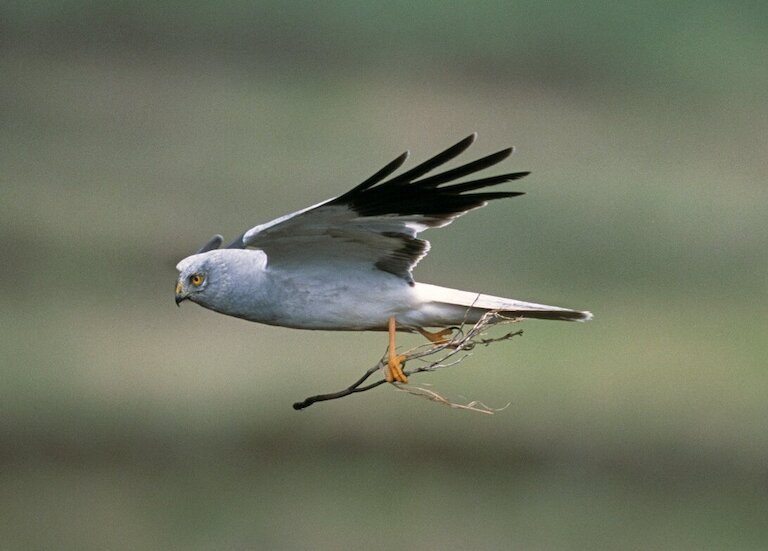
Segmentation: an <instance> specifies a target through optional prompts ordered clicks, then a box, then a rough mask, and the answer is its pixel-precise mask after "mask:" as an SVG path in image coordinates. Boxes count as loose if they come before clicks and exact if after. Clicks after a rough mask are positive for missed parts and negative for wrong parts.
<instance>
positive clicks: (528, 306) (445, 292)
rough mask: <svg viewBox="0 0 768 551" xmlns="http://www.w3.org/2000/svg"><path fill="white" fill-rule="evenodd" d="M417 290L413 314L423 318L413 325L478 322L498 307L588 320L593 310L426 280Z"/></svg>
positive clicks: (532, 314)
mask: <svg viewBox="0 0 768 551" xmlns="http://www.w3.org/2000/svg"><path fill="white" fill-rule="evenodd" d="M414 291H415V292H416V294H417V296H418V297H419V299H420V300H422V301H423V304H422V306H421V307H420V308H419V310H418V313H415V314H416V315H415V316H414V317H419V318H421V319H419V320H416V319H414V320H413V322H414V325H417V326H421V327H446V326H449V325H460V324H462V323H477V322H478V321H479V320H480V318H481V317H482V316H483V314H485V313H486V312H490V311H498V312H499V313H500V314H502V315H504V316H509V317H522V318H535V319H546V320H565V321H589V320H591V319H592V313H591V312H584V311H581V310H570V309H568V308H560V307H558V306H547V305H546V304H535V303H533V302H523V301H521V300H514V299H511V298H502V297H494V296H491V295H483V294H480V293H472V292H469V291H459V290H458V289H449V288H447V287H439V286H437V285H429V284H426V283H416V288H415V289H414ZM409 321H410V320H409Z"/></svg>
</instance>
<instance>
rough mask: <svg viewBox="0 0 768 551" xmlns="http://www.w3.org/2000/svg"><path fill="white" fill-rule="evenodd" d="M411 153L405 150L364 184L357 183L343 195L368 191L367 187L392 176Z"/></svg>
mask: <svg viewBox="0 0 768 551" xmlns="http://www.w3.org/2000/svg"><path fill="white" fill-rule="evenodd" d="M410 154H411V152H410V151H408V150H406V151H404V152H403V153H401V154H400V155H399V156H398V157H397V158H395V159H393V160H391V161H390V162H389V163H387V164H386V165H385V166H384V167H383V168H382V169H380V170H378V171H377V172H376V174H373V175H372V176H370V177H369V178H367V179H366V180H365V181H364V182H361V183H359V184H358V185H356V186H355V187H353V188H352V189H350V190H349V191H348V192H347V193H346V194H345V195H347V194H350V193H355V192H357V191H362V190H364V189H368V188H369V187H372V186H375V185H376V184H378V183H379V182H381V181H382V180H383V179H384V178H386V177H387V176H389V175H390V174H392V173H393V172H394V171H396V170H397V169H398V168H400V167H401V166H403V163H405V161H406V160H407V159H408V157H409V156H410Z"/></svg>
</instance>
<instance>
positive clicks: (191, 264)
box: [176, 251, 222, 306]
mask: <svg viewBox="0 0 768 551" xmlns="http://www.w3.org/2000/svg"><path fill="white" fill-rule="evenodd" d="M218 252H219V251H209V252H205V253H201V254H194V255H192V256H188V257H187V258H185V259H184V260H182V261H181V262H179V263H178V264H177V265H176V269H177V270H178V271H179V277H178V279H177V280H176V304H177V305H180V304H181V303H182V302H183V301H185V300H187V299H189V300H191V301H192V302H197V303H198V304H201V305H203V306H205V305H207V303H208V302H209V300H210V299H211V298H213V295H214V294H215V289H216V288H217V287H219V286H220V280H221V278H222V268H221V263H220V262H219V261H218V258H217V256H218V255H217V253H218Z"/></svg>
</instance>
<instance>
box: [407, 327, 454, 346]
mask: <svg viewBox="0 0 768 551" xmlns="http://www.w3.org/2000/svg"><path fill="white" fill-rule="evenodd" d="M416 331H418V332H419V333H421V334H422V335H423V336H424V337H425V338H426V339H427V340H429V341H430V342H431V343H432V344H445V343H447V342H448V341H449V340H450V339H449V338H448V337H450V336H451V335H453V329H452V328H450V327H446V328H445V329H443V330H441V331H435V332H434V333H432V332H431V331H427V330H426V329H422V328H421V327H417V328H416Z"/></svg>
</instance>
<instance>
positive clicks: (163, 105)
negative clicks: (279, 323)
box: [0, 1, 768, 550]
mask: <svg viewBox="0 0 768 551" xmlns="http://www.w3.org/2000/svg"><path fill="white" fill-rule="evenodd" d="M766 16H768V10H766V8H765V7H764V6H763V4H761V3H742V4H739V5H738V6H736V5H735V4H729V3H719V2H704V3H693V2H679V3H676V4H675V6H674V7H671V6H668V5H665V4H653V3H646V4H643V7H642V8H640V7H637V6H635V5H631V4H625V3H618V4H615V5H613V7H609V6H605V5H603V4H598V3H594V4H584V5H579V7H578V8H576V7H573V6H571V4H568V3H565V2H563V3H557V2H556V3H550V4H547V5H546V6H544V5H543V4H542V5H539V4H538V3H530V2H529V3H525V2H524V3H513V4H509V3H506V2H504V3H502V2H488V3H483V4H482V5H480V6H473V7H472V8H470V7H469V5H467V6H466V7H464V8H462V9H446V8H445V7H444V6H442V5H438V4H432V3H427V2H425V3H417V4H415V5H414V4H412V3H397V2H395V3H388V4H387V6H386V7H376V6H374V5H368V4H362V5H361V4H357V3H351V2H350V3H345V2H339V3H334V4H332V5H329V6H323V7H322V8H321V7H319V6H318V7H314V8H310V7H301V8H300V7H298V6H295V7H292V6H284V5H282V4H263V5H261V6H259V7H252V6H249V5H247V4H246V3H232V4H224V5H220V6H216V7H214V5H213V4H211V5H210V7H209V6H207V5H206V4H202V3H200V4H194V3H193V4H190V5H188V4H186V3H185V4H182V3H175V2H170V3H169V2H165V3H160V4H154V3H146V4H145V5H142V4H137V5H128V4H124V3H120V2H105V3H102V4H101V5H100V6H95V5H92V4H91V3H86V2H74V1H73V2H63V3H54V2H47V3H46V2H43V3H35V4H29V5H27V4H21V3H19V4H11V5H7V6H4V7H3V8H2V9H0V21H1V23H0V36H2V38H1V39H0V75H1V78H0V167H2V169H1V170H0V250H1V251H2V260H3V271H2V281H3V293H2V294H0V312H2V315H1V316H0V324H2V331H1V332H0V339H1V340H0V347H1V348H0V350H2V354H1V355H0V362H1V363H0V369H1V370H2V371H1V373H2V381H3V382H2V385H0V414H1V415H0V467H1V469H0V478H1V482H2V488H3V489H4V491H3V492H2V495H0V541H2V542H3V543H2V547H3V548H4V549H50V548H57V549H185V550H195V549H200V550H202V549H249V548H257V549H301V548H305V549H339V548H342V549H343V548H359V547H362V546H365V547H366V548H369V549H384V548H391V547H393V546H394V547H400V548H406V549H467V548H473V549H501V548H520V549H595V548H614V549H691V548H695V549H764V548H765V547H766V545H768V524H766V522H765V518H766V513H768V464H767V463H766V457H768V432H766V430H765V427H766V422H767V421H768V401H766V399H765V396H766V392H768V370H767V369H766V358H768V344H766V339H765V334H766V330H767V329H768V316H766V312H768V308H766V306H768V304H766V302H767V301H766V291H767V290H768V289H767V285H766V273H768V270H767V269H768V255H766V243H768V226H767V225H766V224H765V212H766V204H767V203H768V187H767V186H766V176H767V175H768V174H767V173H768V165H767V164H766V157H765V137H766V130H767V128H768V124H767V123H768V107H767V106H766V103H765V100H764V92H765V89H766V87H767V86H768V66H766V64H765V62H764V55H763V52H764V51H765V50H766V47H767V46H768V32H766V31H768V26H767V25H766V22H767V19H766ZM475 130H477V131H478V132H479V133H480V138H479V140H478V143H477V144H476V145H475V146H474V148H473V150H472V151H473V153H474V154H475V155H478V156H479V155H481V154H483V153H489V152H491V151H495V150H497V149H500V148H502V147H505V146H507V145H515V146H517V148H518V149H517V152H516V154H515V157H513V158H512V160H511V161H510V162H508V164H507V165H505V166H506V167H508V168H510V169H513V170H516V169H520V170H532V171H533V174H532V175H531V176H529V177H528V178H526V179H525V180H522V181H520V182H517V183H514V184H509V185H508V187H507V188H508V189H520V190H522V191H526V192H527V195H526V196H524V197H521V198H518V199H514V200H510V201H507V202H500V203H497V204H493V205H490V206H489V207H487V208H486V209H484V210H483V211H480V212H475V213H472V214H471V215H469V216H467V217H465V218H463V219H461V220H459V221H458V222H456V223H455V224H454V225H452V226H451V227H450V228H446V229H444V230H441V231H436V232H430V233H428V234H426V237H427V238H428V239H430V241H431V242H432V245H433V252H432V254H431V255H430V257H429V258H428V259H426V260H425V261H424V262H423V263H422V264H421V265H420V266H419V268H418V271H417V273H416V276H417V279H419V280H421V281H428V282H434V283H439V284H444V285H448V286H455V287H460V288H467V289H473V290H484V291H487V292H490V293H494V294H499V295H507V296H513V297H516V298H521V299H527V300H534V301H540V302H546V303H551V304H559V305H563V306H572V307H575V308H584V309H590V310H592V311H593V312H594V313H595V315H596V319H595V321H594V322H591V323H589V324H558V323H549V324H548V323H536V322H526V323H525V326H524V329H525V335H524V336H523V337H522V338H520V339H517V340H515V341H512V342H510V343H506V344H499V345H496V346H494V347H491V348H489V349H487V350H481V351H478V352H477V354H476V355H475V357H473V358H472V359H470V360H469V361H467V362H465V363H464V364H462V366H461V367H457V368H455V369H452V370H446V371H445V372H443V373H438V374H433V375H428V376H422V377H420V378H419V379H418V380H419V382H429V383H432V384H434V385H435V386H436V388H438V389H439V390H440V391H441V392H443V393H445V394H448V395H449V396H451V397H455V398H457V399H460V397H462V396H464V397H466V398H467V399H478V400H482V401H483V402H485V403H487V404H490V405H492V406H502V405H504V404H506V403H507V402H510V403H511V405H510V407H509V408H507V409H506V410H505V411H503V412H502V413H499V414H498V415H495V416H493V417H489V418H486V417H484V416H480V415H471V414H467V413H461V412H457V411H451V410H448V409H445V408H442V407H439V406H437V405H435V404H431V403H428V402H426V401H421V400H418V399H416V398H413V397H410V396H407V395H405V394H402V393H397V392H395V391H393V390H392V389H389V388H380V389H377V390H376V391H373V392H370V393H366V394H363V395H360V396H355V397H350V398H346V399H344V400H342V401H338V402H332V403H327V404H319V405H316V406H313V407H312V408H310V409H309V410H307V411H304V412H301V413H297V412H294V411H293V410H292V409H291V407H290V406H291V404H292V403H293V402H294V401H296V400H298V399H301V398H303V397H305V396H307V395H309V394H315V393H318V392H322V391H328V390H334V389H337V388H338V387H340V386H341V385H343V384H347V383H348V382H351V381H352V380H353V379H354V378H356V377H357V376H358V374H359V373H360V372H361V371H362V370H363V369H364V368H366V367H367V366H368V365H369V364H370V363H371V362H372V361H374V360H375V359H377V358H378V357H379V355H380V354H381V353H382V352H383V350H384V345H385V342H384V340H383V338H382V335H377V334H329V333H311V332H296V331H291V330H286V329H279V328H270V327H262V326H258V325H255V324H249V323H246V322H242V321H239V320H234V319H229V318H226V317H223V316H218V315H215V314H213V313H211V312H207V311H204V310H203V309H201V308H197V307H195V306H194V305H185V307H184V308H182V309H181V310H177V309H176V308H175V306H174V304H173V300H172V287H173V282H174V278H175V270H174V265H175V263H176V262H177V261H178V259H180V258H182V257H183V256H186V255H187V254H189V253H190V252H193V251H194V250H195V249H196V248H197V247H198V246H199V245H201V244H202V243H203V242H204V241H205V240H206V239H207V238H208V237H209V236H210V235H212V234H213V233H216V232H221V233H223V234H224V235H225V237H228V238H229V237H232V236H234V235H236V234H237V233H239V232H240V231H242V230H243V228H245V227H246V226H248V225H253V224H255V223H258V222H263V221H267V220H269V219H271V218H273V217H275V216H278V215H281V214H284V213H286V212H290V211H293V210H296V209H298V208H300V207H303V206H306V205H309V204H312V203H314V202H317V201H320V200H322V199H325V198H327V197H329V196H331V195H335V194H338V193H340V192H343V191H345V190H346V189H347V188H348V187H350V186H352V185H354V184H356V183H358V182H360V181H362V180H363V179H364V178H366V177H367V176H369V175H370V174H371V173H373V172H374V171H375V170H377V169H378V168H379V167H380V166H383V164H385V163H386V162H388V161H389V160H391V159H392V158H394V157H395V156H396V155H397V154H399V153H401V152H402V150H404V149H406V148H408V149H411V152H412V154H413V157H412V159H413V160H414V161H413V162H415V161H416V160H418V159H423V158H425V157H427V156H429V155H431V154H433V153H434V152H436V151H437V150H439V149H440V148H443V147H446V146H448V145H450V144H452V143H454V142H455V141H458V140H459V139H460V138H462V137H464V136H465V135H467V134H468V133H470V132H471V131H475ZM412 341H413V342H414V343H415V342H418V340H416V339H415V338H414V339H412ZM408 342H410V341H408Z"/></svg>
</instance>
